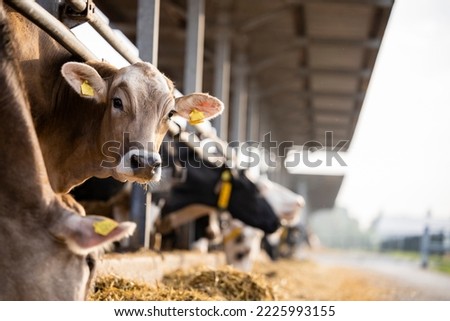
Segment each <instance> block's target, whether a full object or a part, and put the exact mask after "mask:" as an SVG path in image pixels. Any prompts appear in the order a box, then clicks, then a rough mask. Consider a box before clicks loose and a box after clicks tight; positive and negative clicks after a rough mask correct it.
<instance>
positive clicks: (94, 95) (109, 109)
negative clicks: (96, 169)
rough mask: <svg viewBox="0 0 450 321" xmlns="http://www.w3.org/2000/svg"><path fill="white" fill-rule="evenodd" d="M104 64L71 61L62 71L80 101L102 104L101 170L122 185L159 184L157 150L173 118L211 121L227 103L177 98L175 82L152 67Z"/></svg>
mask: <svg viewBox="0 0 450 321" xmlns="http://www.w3.org/2000/svg"><path fill="white" fill-rule="evenodd" d="M105 64H106V63H98V62H96V63H94V62H92V63H89V65H88V64H82V63H77V62H68V63H66V64H64V65H63V67H62V69H61V72H62V75H63V77H64V78H65V80H66V81H67V82H68V83H69V85H70V86H71V87H72V88H73V89H74V90H75V91H76V92H77V93H78V94H79V95H80V96H81V97H83V98H85V99H91V100H93V101H95V102H96V103H97V104H99V105H102V106H103V111H104V115H103V120H102V124H101V128H100V129H99V131H100V135H99V138H98V139H99V141H97V142H96V143H97V144H98V145H99V146H101V149H102V152H103V154H104V158H103V161H104V162H102V167H104V168H105V169H108V170H109V172H110V173H109V174H110V175H111V176H113V177H114V178H116V179H118V180H121V181H127V180H128V181H134V182H139V183H146V182H148V181H158V180H159V179H160V177H161V157H160V155H159V154H158V150H159V147H160V145H161V142H162V139H163V137H164V136H165V134H166V133H167V131H168V129H169V122H170V121H171V117H172V116H173V115H174V114H177V115H179V116H181V117H183V118H186V119H188V120H191V121H192V120H194V121H199V120H200V121H201V120H207V119H211V118H213V117H215V116H217V115H219V114H220V113H221V112H222V110H223V103H222V102H221V101H220V100H218V99H217V98H215V97H212V96H209V95H208V94H203V93H194V94H190V95H186V96H183V97H179V98H175V97H174V86H173V84H172V82H171V81H170V80H169V79H168V78H167V77H165V76H164V75H163V74H162V73H161V72H160V71H159V70H158V69H157V68H156V67H154V66H153V65H151V64H149V63H143V62H140V63H135V64H133V65H130V66H127V67H124V68H122V69H115V68H114V67H112V66H109V67H108V68H107V69H108V72H107V73H105V72H104V70H105V68H104V65H105ZM94 108H95V107H94Z"/></svg>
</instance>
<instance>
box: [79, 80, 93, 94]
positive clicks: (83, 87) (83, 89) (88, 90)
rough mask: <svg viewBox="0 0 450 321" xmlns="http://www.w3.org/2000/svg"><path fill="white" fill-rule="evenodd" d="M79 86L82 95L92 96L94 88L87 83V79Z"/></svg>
mask: <svg viewBox="0 0 450 321" xmlns="http://www.w3.org/2000/svg"><path fill="white" fill-rule="evenodd" d="M80 87H81V88H80V90H81V94H82V95H83V96H88V97H94V88H92V86H91V85H89V82H88V81H87V80H85V81H83V83H82V84H81V86H80Z"/></svg>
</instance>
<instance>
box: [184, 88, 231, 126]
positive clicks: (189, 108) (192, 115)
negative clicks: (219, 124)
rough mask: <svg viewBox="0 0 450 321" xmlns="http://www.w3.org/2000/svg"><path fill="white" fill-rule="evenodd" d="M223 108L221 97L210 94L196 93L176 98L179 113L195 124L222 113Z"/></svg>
mask: <svg viewBox="0 0 450 321" xmlns="http://www.w3.org/2000/svg"><path fill="white" fill-rule="evenodd" d="M223 108H224V106H223V103H222V102H221V101H220V100H219V99H217V98H216V97H213V96H210V95H208V94H202V93H194V94H190V95H186V96H182V97H178V98H176V99H175V110H176V111H177V114H178V115H180V116H181V117H183V118H186V119H187V120H189V121H191V123H194V124H195V123H200V122H201V121H203V120H208V119H211V118H214V117H216V116H218V115H220V114H221V113H222V111H223Z"/></svg>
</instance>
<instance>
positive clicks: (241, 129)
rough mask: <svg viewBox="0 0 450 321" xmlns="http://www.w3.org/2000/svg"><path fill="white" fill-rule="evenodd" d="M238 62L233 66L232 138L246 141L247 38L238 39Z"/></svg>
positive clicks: (232, 139)
mask: <svg viewBox="0 0 450 321" xmlns="http://www.w3.org/2000/svg"><path fill="white" fill-rule="evenodd" d="M236 44H237V47H238V48H237V50H238V52H237V54H236V63H235V64H234V66H233V67H234V68H233V79H234V81H233V101H232V104H231V123H230V137H229V138H230V140H231V141H241V142H242V141H244V140H245V133H246V129H245V126H246V119H247V107H248V106H247V104H248V77H247V76H248V67H247V53H246V45H247V39H246V38H245V37H241V38H239V39H237V41H236Z"/></svg>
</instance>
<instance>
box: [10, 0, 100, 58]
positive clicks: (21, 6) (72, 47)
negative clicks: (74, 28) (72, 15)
mask: <svg viewBox="0 0 450 321" xmlns="http://www.w3.org/2000/svg"><path fill="white" fill-rule="evenodd" d="M5 2H6V3H7V4H8V5H9V6H10V7H11V8H13V9H15V10H16V11H18V12H20V13H21V14H22V15H23V16H24V17H26V18H27V19H29V20H30V21H32V22H33V23H34V24H36V25H37V26H38V27H40V28H41V29H42V30H44V31H45V32H47V33H48V34H49V35H50V36H51V37H52V38H54V39H55V40H56V41H58V42H59V43H60V44H61V45H62V46H63V47H64V48H66V49H67V50H68V51H70V52H71V53H72V54H75V55H78V56H80V57H81V58H83V59H84V60H98V58H97V57H96V56H95V55H94V54H93V53H92V52H91V51H90V50H89V49H87V48H86V47H85V46H84V45H83V44H82V43H81V42H80V41H79V40H78V39H77V37H75V35H74V34H73V33H72V32H71V31H70V30H69V29H67V27H66V26H65V25H63V24H62V23H61V22H60V21H59V20H58V19H56V18H55V17H53V16H52V15H51V14H50V13H48V12H47V11H46V10H45V9H44V8H42V7H41V6H40V5H39V4H37V3H36V2H34V1H30V0H5Z"/></svg>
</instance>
